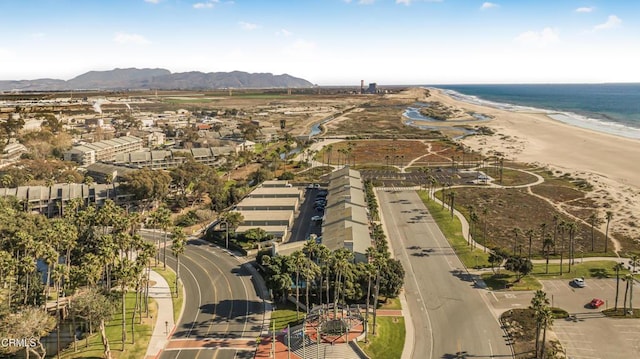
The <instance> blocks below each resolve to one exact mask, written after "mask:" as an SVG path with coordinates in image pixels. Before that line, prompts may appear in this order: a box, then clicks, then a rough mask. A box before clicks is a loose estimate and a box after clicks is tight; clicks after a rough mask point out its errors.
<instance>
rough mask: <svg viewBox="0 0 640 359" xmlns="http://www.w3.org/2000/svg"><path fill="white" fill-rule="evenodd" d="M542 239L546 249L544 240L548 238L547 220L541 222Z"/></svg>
mask: <svg viewBox="0 0 640 359" xmlns="http://www.w3.org/2000/svg"><path fill="white" fill-rule="evenodd" d="M540 231H541V232H540V241H541V242H542V248H543V249H544V241H545V239H546V234H547V223H546V222H542V223H541V224H540Z"/></svg>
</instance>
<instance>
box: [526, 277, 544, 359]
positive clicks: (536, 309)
mask: <svg viewBox="0 0 640 359" xmlns="http://www.w3.org/2000/svg"><path fill="white" fill-rule="evenodd" d="M548 305H549V298H547V293H545V292H544V291H542V290H539V289H538V290H536V292H535V294H534V295H533V298H532V299H531V306H530V308H531V309H533V313H534V317H535V318H536V357H537V356H538V348H539V347H538V343H539V342H540V330H541V329H542V321H541V320H539V318H540V317H541V315H542V313H543V310H544V309H545V308H547V307H548Z"/></svg>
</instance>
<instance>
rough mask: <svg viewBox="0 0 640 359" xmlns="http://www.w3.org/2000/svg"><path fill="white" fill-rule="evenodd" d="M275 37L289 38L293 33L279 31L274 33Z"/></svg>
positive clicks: (285, 30) (283, 30)
mask: <svg viewBox="0 0 640 359" xmlns="http://www.w3.org/2000/svg"><path fill="white" fill-rule="evenodd" d="M276 35H279V36H284V37H289V36H291V35H293V32H291V31H289V30H287V29H280V30H279V31H277V32H276Z"/></svg>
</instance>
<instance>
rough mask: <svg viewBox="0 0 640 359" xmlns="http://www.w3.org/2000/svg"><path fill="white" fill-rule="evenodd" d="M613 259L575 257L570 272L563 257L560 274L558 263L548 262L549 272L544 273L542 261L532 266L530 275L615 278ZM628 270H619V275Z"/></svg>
mask: <svg viewBox="0 0 640 359" xmlns="http://www.w3.org/2000/svg"><path fill="white" fill-rule="evenodd" d="M615 263H616V261H615V260H613V259H612V260H610V261H593V262H583V263H580V259H576V261H575V264H574V265H572V266H571V273H567V271H568V270H569V263H568V262H567V260H566V259H565V261H564V263H563V265H562V267H563V273H562V274H560V264H559V263H558V264H554V263H549V273H548V274H545V271H546V270H545V268H546V265H545V264H544V263H536V264H534V266H533V272H532V273H531V274H532V275H535V276H536V277H538V279H571V278H575V277H585V278H615V277H616V272H615V271H614V270H613V266H614V265H615ZM628 273H629V271H628V270H626V269H625V270H621V271H620V277H622V276H624V275H625V274H628Z"/></svg>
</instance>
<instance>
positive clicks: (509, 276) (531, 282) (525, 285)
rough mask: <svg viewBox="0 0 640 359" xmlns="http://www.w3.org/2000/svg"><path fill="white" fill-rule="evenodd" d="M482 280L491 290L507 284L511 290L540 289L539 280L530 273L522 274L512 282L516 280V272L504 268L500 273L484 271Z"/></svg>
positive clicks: (504, 286) (504, 287) (501, 287)
mask: <svg viewBox="0 0 640 359" xmlns="http://www.w3.org/2000/svg"><path fill="white" fill-rule="evenodd" d="M482 280H483V281H484V282H485V284H486V285H487V287H489V289H491V290H500V289H506V288H507V285H509V288H510V289H511V290H537V289H542V284H540V282H539V281H538V280H537V279H536V278H535V277H532V276H531V275H527V276H524V277H523V278H520V280H519V281H518V282H517V283H514V281H515V280H516V274H515V273H514V272H511V271H508V270H504V269H503V270H500V273H498V274H494V273H485V274H483V275H482Z"/></svg>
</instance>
